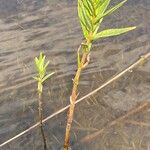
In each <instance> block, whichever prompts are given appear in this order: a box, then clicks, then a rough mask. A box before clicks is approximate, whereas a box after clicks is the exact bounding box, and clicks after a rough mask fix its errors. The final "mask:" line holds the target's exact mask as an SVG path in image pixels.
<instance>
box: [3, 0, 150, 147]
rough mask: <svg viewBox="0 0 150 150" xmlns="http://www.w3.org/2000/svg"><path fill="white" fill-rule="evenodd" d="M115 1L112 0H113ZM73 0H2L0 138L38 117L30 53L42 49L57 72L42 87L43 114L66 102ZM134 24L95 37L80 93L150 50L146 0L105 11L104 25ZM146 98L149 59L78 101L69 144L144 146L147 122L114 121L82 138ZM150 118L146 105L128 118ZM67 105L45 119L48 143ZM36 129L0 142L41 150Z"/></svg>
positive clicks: (57, 137) (59, 131)
mask: <svg viewBox="0 0 150 150" xmlns="http://www.w3.org/2000/svg"><path fill="white" fill-rule="evenodd" d="M115 2H116V1H115ZM76 3H77V2H76V1H75V0H49V1H48V0H0V143H2V142H4V141H6V140H7V139H9V138H11V137H13V136H14V135H16V134H18V133H20V132H21V131H23V130H25V129H27V128H28V127H30V126H31V125H33V124H34V123H36V122H37V121H38V118H37V114H38V112H37V108H38V105H37V93H36V83H35V81H34V80H33V78H32V77H33V76H34V75H35V68H34V62H33V59H34V57H35V56H37V55H39V52H40V51H43V52H44V53H45V54H46V55H47V59H49V60H50V66H49V68H48V70H50V71H55V72H56V74H55V76H53V77H52V78H51V79H50V80H49V81H48V82H47V83H46V84H45V89H44V96H43V101H44V116H45V117H46V116H48V115H49V114H52V113H53V112H55V111H57V110H59V109H60V108H63V107H64V106H66V105H67V104H68V103H69V95H70V92H71V87H72V81H71V79H72V78H73V74H74V72H75V70H76V50H77V48H78V46H79V44H80V43H81V41H82V34H81V29H80V26H79V22H78V17H77V9H76ZM133 25H137V29H136V30H135V31H132V32H130V33H128V34H125V35H121V36H119V37H115V38H107V39H103V40H101V41H98V42H96V43H94V45H93V48H92V53H91V62H90V64H89V66H88V68H87V69H86V70H84V72H83V73H82V77H81V82H80V87H79V89H80V95H79V97H82V96H83V95H86V94H87V93H89V92H90V91H92V90H93V89H95V88H97V87H98V86H100V85H101V84H102V83H104V82H105V81H106V80H108V79H109V78H111V77H112V76H113V75H115V74H117V73H118V72H120V71H121V70H123V69H125V68H126V67H128V66H129V65H130V64H132V63H133V62H135V61H136V60H137V59H138V58H139V57H140V56H141V55H143V54H146V53H147V52H149V51H150V1H149V0H129V1H128V3H127V4H126V5H125V6H123V7H122V9H120V10H119V11H117V12H116V13H114V14H113V15H111V16H109V17H106V19H105V21H104V23H103V25H102V29H104V28H112V27H123V26H133ZM149 99H150V63H146V64H145V65H144V66H140V67H138V68H137V69H134V70H133V72H129V73H127V74H126V75H125V76H124V77H122V78H121V79H119V80H118V81H116V82H114V83H113V84H111V85H110V86H108V87H107V88H104V89H103V90H101V92H99V93H98V94H95V95H93V96H92V97H90V98H89V99H87V100H84V101H83V102H82V103H80V104H78V105H77V107H76V113H75V117H74V122H73V128H72V133H71V147H72V149H73V150H150V132H149V131H150V128H149V127H148V126H138V125H132V124H130V123H124V122H122V123H120V124H119V125H117V126H115V127H114V128H111V129H109V130H108V131H107V132H105V133H103V134H102V135H100V136H98V137H97V138H96V139H94V140H91V141H90V142H88V143H81V142H80V140H81V139H82V138H83V137H84V136H86V135H88V134H91V133H93V132H94V131H96V130H98V129H101V128H103V127H104V126H105V124H107V123H108V122H110V121H111V120H114V119H115V118H117V117H119V116H121V115H122V114H123V113H125V112H126V111H128V110H130V109H132V108H133V107H135V106H136V105H137V104H138V103H139V102H141V101H144V100H149ZM128 119H131V120H134V121H142V122H146V123H147V122H148V123H149V122H150V111H149V108H147V109H144V110H143V111H141V112H140V113H137V114H135V115H133V116H131V117H130V118H128ZM65 125H66V111H65V112H64V113H62V114H60V115H58V116H57V117H55V118H53V119H51V120H49V121H48V122H47V123H46V124H45V131H46V137H47V139H48V146H49V150H60V149H61V147H62V145H63V138H64V132H65ZM41 141H42V140H41V135H40V132H39V129H38V128H36V129H34V130H32V131H31V132H29V133H27V134H25V135H23V136H22V137H21V138H19V139H17V140H14V141H13V142H11V143H10V144H8V145H6V146H4V147H2V148H1V149H2V150H42V142H41Z"/></svg>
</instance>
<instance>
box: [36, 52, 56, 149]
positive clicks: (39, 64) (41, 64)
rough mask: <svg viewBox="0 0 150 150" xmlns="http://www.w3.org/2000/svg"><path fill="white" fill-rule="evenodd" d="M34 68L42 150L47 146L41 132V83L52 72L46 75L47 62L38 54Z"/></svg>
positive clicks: (42, 131)
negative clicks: (35, 71)
mask: <svg viewBox="0 0 150 150" xmlns="http://www.w3.org/2000/svg"><path fill="white" fill-rule="evenodd" d="M34 61H35V66H36V70H37V76H36V77H34V79H35V80H36V81H37V84H38V87H37V91H38V96H39V98H38V104H39V121H40V130H41V134H42V138H43V143H44V150H46V149H47V144H46V137H45V134H44V130H43V123H42V120H43V110H42V93H43V83H44V81H46V80H47V79H48V78H50V77H51V76H52V75H53V74H54V72H52V73H50V74H46V69H47V66H48V64H49V61H48V62H47V63H45V56H43V54H42V53H40V56H39V58H37V57H36V58H35V59H34Z"/></svg>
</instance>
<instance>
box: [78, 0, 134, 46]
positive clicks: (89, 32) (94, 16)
mask: <svg viewBox="0 0 150 150" xmlns="http://www.w3.org/2000/svg"><path fill="white" fill-rule="evenodd" d="M110 1H111V0H78V15H79V19H80V24H81V27H82V31H83V34H84V37H85V39H86V40H87V41H89V43H90V42H91V41H93V40H96V39H98V38H102V37H109V36H116V35H119V34H122V33H125V32H128V31H131V30H133V29H135V27H129V28H121V29H108V30H104V31H102V32H100V33H97V32H98V29H99V27H100V25H101V23H102V21H103V18H104V17H105V16H108V15H110V14H111V13H113V12H114V11H115V10H117V9H118V8H120V7H121V6H122V5H123V4H124V3H125V2H126V1H127V0H124V1H122V2H120V3H119V4H117V5H116V6H114V7H112V8H110V9H109V10H108V9H107V8H108V6H109V4H110Z"/></svg>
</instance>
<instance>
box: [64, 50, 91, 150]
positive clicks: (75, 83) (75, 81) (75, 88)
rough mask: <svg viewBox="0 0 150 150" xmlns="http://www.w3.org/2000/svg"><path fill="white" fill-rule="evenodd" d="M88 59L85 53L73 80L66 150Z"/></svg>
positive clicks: (65, 149)
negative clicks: (80, 83)
mask: <svg viewBox="0 0 150 150" xmlns="http://www.w3.org/2000/svg"><path fill="white" fill-rule="evenodd" d="M87 57H88V53H87V52H83V55H82V59H81V64H80V66H79V67H78V69H77V71H76V74H75V77H74V79H73V88H72V94H71V96H70V107H69V111H68V118H67V126H66V133H65V142H64V150H68V146H69V139H70V130H71V125H72V121H73V116H74V109H75V102H76V99H77V96H78V93H77V92H78V84H79V80H80V74H81V71H82V70H83V69H84V67H83V66H84V64H86V62H87Z"/></svg>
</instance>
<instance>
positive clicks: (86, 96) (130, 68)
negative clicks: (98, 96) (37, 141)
mask: <svg viewBox="0 0 150 150" xmlns="http://www.w3.org/2000/svg"><path fill="white" fill-rule="evenodd" d="M149 57H150V53H147V54H145V55H144V56H142V57H141V58H140V59H139V60H137V61H136V62H135V63H133V64H132V65H131V66H129V67H128V68H127V69H125V70H123V71H122V72H120V73H119V74H117V75H116V76H114V77H112V78H111V79H110V80H108V81H106V82H105V83H104V84H102V85H101V86H100V87H98V88H96V89H95V90H93V91H92V92H90V93H88V94H87V95H85V96H83V97H82V98H80V99H78V100H76V102H75V104H77V103H80V102H81V101H83V100H85V99H86V98H88V97H90V96H91V95H93V94H95V93H97V92H98V91H100V90H101V89H103V88H104V87H106V86H107V85H109V84H111V83H112V82H114V81H116V80H117V79H119V78H120V77H121V76H123V75H124V74H125V73H127V72H129V71H130V70H132V69H133V68H135V67H137V66H138V65H140V64H141V63H142V62H143V61H145V60H148V59H149ZM69 107H70V105H67V106H65V107H64V108H62V109H60V110H58V111H57V112H55V113H53V114H51V115H49V116H48V117H46V118H45V119H44V120H43V121H42V122H43V123H44V122H46V121H48V120H50V119H51V118H53V117H55V116H57V115H58V114H60V113H62V112H64V111H65V110H67V109H68V108H69ZM39 124H40V123H39V122H37V123H36V124H34V125H33V126H31V127H29V128H28V129H26V130H24V131H22V132H21V133H19V134H17V135H16V136H14V137H12V138H10V139H9V140H7V141H5V142H3V143H2V144H0V147H3V146H4V145H6V144H8V143H10V142H12V141H13V140H15V139H17V138H19V137H21V136H22V135H24V134H26V133H28V132H29V131H31V130H32V129H34V128H36V127H37V126H39Z"/></svg>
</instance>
